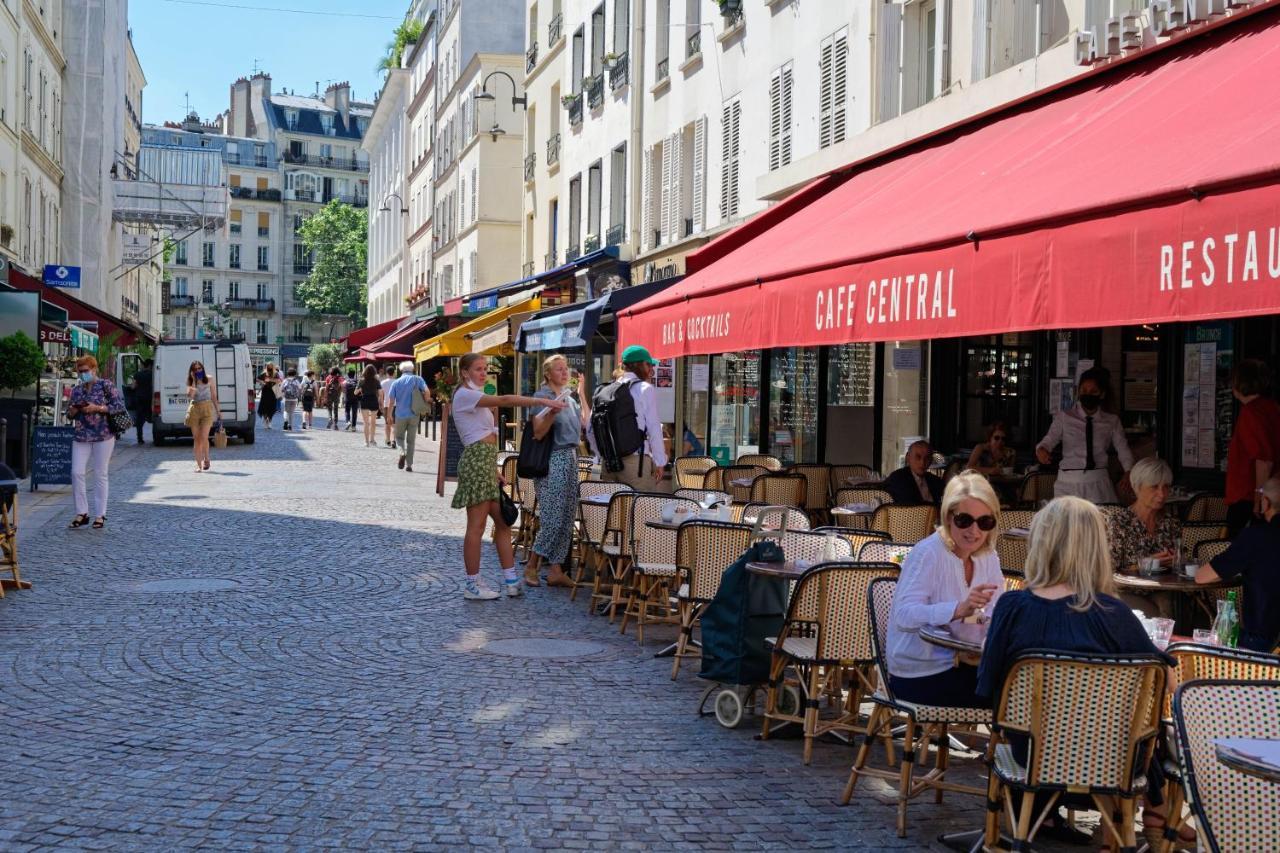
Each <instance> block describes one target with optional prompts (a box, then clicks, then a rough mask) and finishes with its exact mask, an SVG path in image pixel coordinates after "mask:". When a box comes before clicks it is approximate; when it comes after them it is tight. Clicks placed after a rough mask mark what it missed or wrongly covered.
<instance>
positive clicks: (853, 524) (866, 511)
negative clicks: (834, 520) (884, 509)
mask: <svg viewBox="0 0 1280 853" xmlns="http://www.w3.org/2000/svg"><path fill="white" fill-rule="evenodd" d="M876 509H877V508H876V507H875V506H873V505H871V504H863V503H859V504H844V505H842V506H837V507H832V508H831V514H832V515H833V516H841V517H843V518H846V519H848V520H849V527H850V528H852V529H857V530H866V529H868V528H869V527H871V519H872V518H874V517H875V514H876Z"/></svg>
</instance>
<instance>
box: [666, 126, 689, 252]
mask: <svg viewBox="0 0 1280 853" xmlns="http://www.w3.org/2000/svg"><path fill="white" fill-rule="evenodd" d="M670 139H671V193H670V195H671V219H670V221H669V222H668V224H667V229H668V231H669V233H670V234H671V242H675V241H676V240H679V239H680V238H681V237H683V236H684V222H683V219H684V217H683V216H682V215H681V213H682V212H683V210H684V204H683V201H684V158H685V156H686V153H685V151H684V150H683V148H684V145H683V143H684V134H683V133H681V132H679V131H677V132H676V133H673V134H671V137H670Z"/></svg>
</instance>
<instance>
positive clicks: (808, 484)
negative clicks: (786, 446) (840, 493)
mask: <svg viewBox="0 0 1280 853" xmlns="http://www.w3.org/2000/svg"><path fill="white" fill-rule="evenodd" d="M787 471H788V473H791V474H799V475H800V476H802V477H804V479H805V492H804V504H803V506H804V509H805V512H807V513H809V519H810V520H811V521H812V522H813V523H814V524H815V525H823V524H826V523H827V519H828V517H829V514H828V510H829V509H830V502H831V466H830V465H824V464H812V463H798V464H795V465H792V466H791V467H790V468H788V469H787Z"/></svg>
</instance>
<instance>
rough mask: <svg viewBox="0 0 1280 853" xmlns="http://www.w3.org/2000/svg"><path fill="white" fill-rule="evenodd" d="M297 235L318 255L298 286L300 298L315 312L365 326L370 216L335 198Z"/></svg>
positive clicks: (303, 224)
mask: <svg viewBox="0 0 1280 853" xmlns="http://www.w3.org/2000/svg"><path fill="white" fill-rule="evenodd" d="M298 236H299V237H301V238H302V242H303V245H305V246H306V247H307V249H308V250H309V251H310V252H311V253H312V255H313V256H314V257H315V262H314V264H313V265H312V267H311V275H309V276H307V278H306V280H305V281H303V282H302V283H301V284H299V285H298V290H297V293H298V300H299V301H301V302H302V304H303V305H306V306H307V308H309V309H311V311H312V312H314V313H316V314H341V315H342V316H344V317H347V318H348V319H350V320H351V322H352V323H355V324H356V325H358V326H363V325H364V318H365V311H366V307H367V305H368V290H367V287H366V284H365V275H366V269H365V264H366V261H367V259H368V256H369V217H368V215H367V214H366V213H365V211H364V210H358V209H356V208H355V207H352V206H351V205H349V204H343V203H342V202H340V201H337V200H334V201H331V202H329V203H328V204H326V205H325V206H324V207H322V208H320V210H319V211H318V212H317V213H316V214H315V215H314V216H312V217H311V218H310V219H308V220H307V221H306V222H303V223H302V228H301V229H300V230H299V231H298Z"/></svg>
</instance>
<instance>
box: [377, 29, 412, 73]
mask: <svg viewBox="0 0 1280 853" xmlns="http://www.w3.org/2000/svg"><path fill="white" fill-rule="evenodd" d="M420 38H422V22H421V21H405V22H404V23H402V24H400V26H398V27H396V30H395V33H394V34H393V35H392V38H391V41H389V42H387V53H386V55H385V56H383V57H382V59H380V60H379V61H378V67H377V70H378V71H390V70H392V69H394V68H399V67H400V63H401V61H402V60H403V59H404V49H405V48H406V47H408V46H409V45H411V44H414V43H416V42H417V41H418V39H420Z"/></svg>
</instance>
